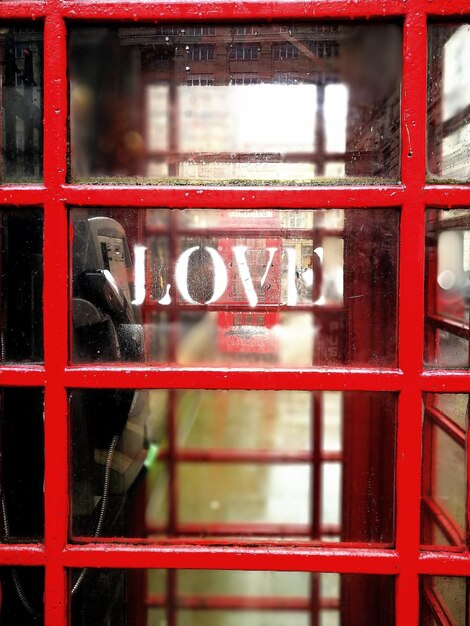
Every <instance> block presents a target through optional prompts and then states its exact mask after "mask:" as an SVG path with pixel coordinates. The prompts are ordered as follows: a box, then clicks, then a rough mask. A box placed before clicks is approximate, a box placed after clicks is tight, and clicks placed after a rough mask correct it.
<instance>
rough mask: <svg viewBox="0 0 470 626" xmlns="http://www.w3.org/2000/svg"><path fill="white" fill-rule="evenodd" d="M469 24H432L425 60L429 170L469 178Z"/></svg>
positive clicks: (432, 173)
mask: <svg viewBox="0 0 470 626" xmlns="http://www.w3.org/2000/svg"><path fill="white" fill-rule="evenodd" d="M469 55H470V25H469V24H449V23H447V24H432V25H430V28H429V57H428V58H429V61H428V81H429V82H428V172H429V175H430V176H432V177H436V178H439V179H448V180H459V181H462V180H463V181H468V180H469V179H470V165H469V158H468V157H469V154H470V68H469V66H468V58H469Z"/></svg>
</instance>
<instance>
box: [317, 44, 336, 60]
mask: <svg viewBox="0 0 470 626" xmlns="http://www.w3.org/2000/svg"><path fill="white" fill-rule="evenodd" d="M310 51H311V52H313V54H314V55H315V56H316V57H317V58H318V59H333V58H336V57H337V56H338V54H339V44H338V42H337V41H330V40H325V41H312V42H311V44H310Z"/></svg>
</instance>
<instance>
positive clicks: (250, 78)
mask: <svg viewBox="0 0 470 626" xmlns="http://www.w3.org/2000/svg"><path fill="white" fill-rule="evenodd" d="M260 82H261V81H260V79H259V77H258V75H257V74H246V73H245V72H242V73H241V74H232V78H231V79H230V84H231V85H259V83H260Z"/></svg>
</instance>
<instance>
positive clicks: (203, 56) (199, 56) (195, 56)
mask: <svg viewBox="0 0 470 626" xmlns="http://www.w3.org/2000/svg"><path fill="white" fill-rule="evenodd" d="M186 52H187V55H188V59H189V60H190V61H213V60H214V46H212V45H208V44H192V45H190V46H188V49H187V51H186Z"/></svg>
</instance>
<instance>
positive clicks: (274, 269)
mask: <svg viewBox="0 0 470 626" xmlns="http://www.w3.org/2000/svg"><path fill="white" fill-rule="evenodd" d="M398 222H399V211H398V210H395V209H377V210H365V209H351V210H347V211H344V210H338V209H334V210H304V211H296V210H274V209H273V210H271V209H260V210H258V209H246V210H245V209H244V210H240V209H236V210H235V209H228V210H222V209H184V210H172V211H170V210H166V209H146V210H137V209H73V210H72V212H71V226H72V228H73V239H72V250H71V255H72V292H73V293H72V329H71V332H72V342H71V343H72V346H73V348H72V355H71V356H72V361H73V362H75V363H91V362H125V361H126V362H139V361H147V362H157V363H174V364H181V365H198V364H227V365H237V364H242V365H247V364H252V365H269V366H271V367H272V366H280V367H283V366H287V367H289V366H310V365H358V366H371V365H376V366H378V365H391V366H393V365H395V364H396V311H397V255H398Z"/></svg>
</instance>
